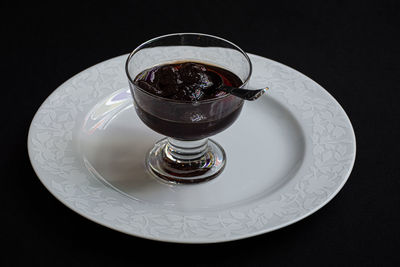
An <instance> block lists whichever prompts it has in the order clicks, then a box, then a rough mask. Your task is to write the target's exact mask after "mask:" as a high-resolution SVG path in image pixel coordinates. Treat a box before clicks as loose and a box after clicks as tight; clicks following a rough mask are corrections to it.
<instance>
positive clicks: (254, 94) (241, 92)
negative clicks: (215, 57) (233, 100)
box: [207, 71, 269, 101]
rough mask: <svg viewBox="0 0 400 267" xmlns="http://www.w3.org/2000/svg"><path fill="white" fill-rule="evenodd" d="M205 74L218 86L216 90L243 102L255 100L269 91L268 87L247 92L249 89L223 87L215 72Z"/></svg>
mask: <svg viewBox="0 0 400 267" xmlns="http://www.w3.org/2000/svg"><path fill="white" fill-rule="evenodd" d="M207 74H208V75H209V77H212V80H213V82H214V83H216V84H219V87H217V88H216V90H221V91H224V92H226V93H228V94H232V95H234V96H236V97H240V98H242V99H244V100H250V101H253V100H256V99H258V98H259V97H260V96H262V95H263V94H264V93H265V92H266V91H267V90H268V89H269V88H268V87H265V88H262V89H254V90H249V89H243V88H237V87H232V86H227V85H224V83H223V81H222V78H221V77H220V76H219V75H218V74H216V73H215V72H212V71H207Z"/></svg>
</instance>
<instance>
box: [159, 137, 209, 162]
mask: <svg viewBox="0 0 400 267" xmlns="http://www.w3.org/2000/svg"><path fill="white" fill-rule="evenodd" d="M207 147H208V138H205V139H201V140H196V141H182V140H177V139H174V138H171V137H168V144H167V145H166V146H165V154H166V156H167V157H168V158H170V159H171V160H174V161H175V160H179V161H190V160H196V159H199V158H201V157H202V156H204V154H205V153H206V152H207Z"/></svg>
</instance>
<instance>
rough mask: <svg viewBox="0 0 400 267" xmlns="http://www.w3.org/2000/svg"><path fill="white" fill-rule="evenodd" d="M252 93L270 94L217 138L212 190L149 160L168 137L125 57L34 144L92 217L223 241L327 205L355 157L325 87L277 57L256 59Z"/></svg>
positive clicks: (56, 101)
mask: <svg viewBox="0 0 400 267" xmlns="http://www.w3.org/2000/svg"><path fill="white" fill-rule="evenodd" d="M249 56H250V58H251V61H252V63H253V68H254V70H253V75H252V77H251V80H250V83H249V85H248V87H249V88H260V87H263V86H265V85H267V86H269V87H270V90H269V91H268V92H267V94H266V95H265V96H263V97H261V98H260V99H259V100H257V101H254V102H247V103H246V104H245V106H244V108H243V111H242V113H241V115H240V117H239V119H238V120H237V121H236V122H235V123H234V124H233V126H231V127H230V128H229V129H227V130H226V131H224V132H222V133H220V134H218V135H216V136H214V137H212V139H214V140H215V141H217V142H218V143H219V144H221V145H222V146H223V147H224V149H225V151H226V154H227V165H226V168H225V170H224V171H223V173H222V174H221V175H220V176H218V177H217V178H215V179H214V180H211V181H210V182H206V183H202V184H195V185H171V184H166V183H163V182H160V181H159V180H157V179H154V178H153V177H151V175H150V174H149V173H148V172H147V171H146V169H145V166H144V158H145V155H146V153H147V152H148V151H149V149H150V148H151V147H152V146H153V144H154V143H155V142H156V141H157V140H159V139H161V138H162V136H160V135H159V134H157V133H155V132H153V131H152V130H150V129H149V128H147V127H146V126H145V125H144V124H143V123H142V122H141V121H140V120H139V118H138V117H137V115H136V113H135V110H134V108H133V104H132V102H133V101H132V97H131V94H130V92H129V89H128V83H127V78H126V76H125V72H124V63H125V60H126V58H127V55H123V56H120V57H116V58H113V59H110V60H107V61H104V62H102V63H99V64H97V65H95V66H93V67H90V68H88V69H86V70H84V71H82V72H81V73H79V74H77V75H76V76H74V77H72V78H71V79H69V80H68V81H67V82H65V83H64V84H62V85H61V86H60V87H59V88H57V89H56V90H55V91H54V92H53V93H52V94H51V95H50V96H49V97H48V98H47V99H46V101H45V102H44V103H43V104H42V106H41V107H40V108H39V110H38V112H37V113H36V115H35V117H34V119H33V121H32V124H31V127H30V130H29V136H28V151H29V156H30V159H31V162H32V165H33V168H34V170H35V172H36V174H37V176H38V177H39V179H40V180H41V182H42V183H43V184H44V186H45V187H46V188H47V189H48V190H49V191H50V192H51V193H52V194H53V195H54V196H55V197H56V198H57V199H58V200H60V201H61V202H62V203H64V204H65V205H66V206H67V207H69V208H71V209H72V210H74V211H76V212H77V213H79V214H81V215H82V216H84V217H86V218H88V219H90V220H92V221H94V222H96V223H99V224H102V225H104V226H106V227H109V228H111V229H114V230H118V231H121V232H124V233H127V234H130V235H134V236H139V237H143V238H148V239H153V240H159V241H169V242H180V243H214V242H223V241H230V240H236V239H242V238H246V237H251V236H255V235H259V234H263V233H267V232H270V231H272V230H276V229H278V228H281V227H284V226H287V225H289V224H292V223H294V222H296V221H299V220H301V219H303V218H304V217H306V216H308V215H310V214H312V213H313V212H315V211H317V210H318V209H320V208H321V207H322V206H324V205H325V204H326V203H327V202H329V200H331V199H332V198H333V197H334V196H335V195H336V194H337V193H338V192H339V190H340V189H341V188H342V186H343V185H344V184H345V182H346V180H347V179H348V177H349V175H350V172H351V169H352V167H353V164H354V160H355V153H356V141H355V135H354V132H353V128H352V126H351V123H350V120H349V118H348V117H347V115H346V113H345V112H344V110H343V109H342V107H341V106H340V105H339V103H338V102H337V101H336V100H335V99H334V98H333V97H332V96H331V95H330V94H329V93H328V92H327V91H325V90H324V89H323V88H322V87H321V86H320V85H318V84H317V83H316V82H314V81H313V80H311V79H309V78H307V77H306V76H304V75H303V74H301V73H299V72H298V71H296V70H294V69H292V68H289V67H287V66H285V65H282V64H280V63H277V62H275V61H272V60H269V59H266V58H263V57H260V56H256V55H249Z"/></svg>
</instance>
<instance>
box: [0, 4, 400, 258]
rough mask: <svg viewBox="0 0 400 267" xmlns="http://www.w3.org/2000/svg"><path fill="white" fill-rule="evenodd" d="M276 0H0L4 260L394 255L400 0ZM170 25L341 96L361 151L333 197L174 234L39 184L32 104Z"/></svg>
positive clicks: (0, 233) (399, 181) (399, 184)
mask: <svg viewBox="0 0 400 267" xmlns="http://www.w3.org/2000/svg"><path fill="white" fill-rule="evenodd" d="M277 2H279V3H280V4H276V3H274V4H272V3H270V2H266V3H264V5H263V6H258V5H257V4H256V3H253V2H250V1H244V2H243V1H241V2H240V3H235V2H234V1H231V2H222V1H215V2H214V1H205V0H203V1H193V2H192V1H186V2H185V3H183V4H182V3H181V4H178V3H174V2H172V1H165V2H155V1H130V3H129V4H127V3H125V4H117V3H114V2H107V3H104V4H101V1H97V2H94V1H93V2H91V3H85V4H84V3H80V4H67V2H62V3H57V4H56V5H54V6H48V5H39V4H37V5H36V6H33V7H28V6H25V5H23V4H20V5H19V6H18V5H16V6H14V7H11V6H8V5H5V4H1V6H2V8H1V13H2V16H1V20H2V22H1V28H2V37H3V38H2V44H3V47H5V48H3V50H2V60H1V61H0V62H1V74H2V81H3V82H4V81H5V82H6V84H5V85H4V84H3V86H2V92H3V97H2V104H1V108H2V117H1V129H2V130H1V138H2V146H3V147H4V146H5V150H4V149H3V153H2V155H1V156H2V159H1V170H2V175H1V178H2V183H1V186H0V200H1V203H2V205H1V219H0V221H1V224H2V227H1V228H0V229H1V230H0V240H1V243H3V246H2V247H3V248H2V249H1V250H0V251H1V254H0V255H1V256H0V263H5V264H2V266H13V265H16V266H142V265H152V264H156V263H157V262H158V264H171V265H178V266H180V265H182V266H208V265H212V266H220V265H221V266H296V265H298V266H396V265H397V266H400V255H399V247H400V231H399V225H400V221H399V215H398V214H399V212H400V210H399V207H400V201H399V200H400V197H399V195H400V194H399V192H400V175H399V174H400V172H399V165H400V164H399V157H398V153H399V141H398V138H399V136H400V135H399V133H400V131H399V127H400V126H399V124H400V123H399V121H400V119H399V116H400V112H399V111H400V109H399V107H398V100H397V99H398V98H397V97H398V96H399V93H398V91H399V90H400V87H399V84H400V72H399V70H400V67H399V60H400V57H399V54H400V42H399V38H398V37H399V26H398V25H400V24H399V18H398V17H399V16H400V9H399V5H398V4H395V2H394V1H393V2H385V3H383V2H382V1H380V3H379V4H378V2H376V3H375V4H370V3H369V2H368V1H364V2H359V3H356V2H352V3H348V1H334V2H329V3H325V1H319V2H316V3H305V1H297V2H296V3H295V2H293V3H292V2H286V1H284V2H283V1H277ZM173 32H203V33H209V34H214V35H218V36H221V37H223V38H226V39H228V40H231V41H233V42H234V43H237V44H238V45H239V46H241V47H242V48H243V49H244V50H245V51H247V52H250V53H254V54H258V55H261V56H264V57H267V58H270V59H273V60H276V61H278V62H281V63H283V64H286V65H288V66H291V67H293V68H295V69H296V70H298V71H300V72H302V73H304V74H305V75H307V76H309V77H310V78H312V79H314V80H315V81H317V82H318V83H319V84H321V85H322V86H323V87H324V88H326V89H327V90H328V91H329V92H330V93H331V94H332V95H333V96H334V97H335V98H336V99H337V100H338V102H339V103H340V104H341V105H342V106H343V108H344V109H345V110H346V112H347V114H348V116H349V117H350V120H351V121H352V123H353V127H354V130H355V133H356V138H357V158H356V162H355V166H354V169H353V171H352V173H351V176H350V179H349V180H348V182H347V183H346V185H345V186H344V187H343V189H342V190H341V191H340V193H339V194H338V195H337V196H336V197H335V198H334V199H333V200H332V201H331V202H330V203H329V204H327V205H326V206H325V207H323V208H322V209H321V210H319V211H318V212H316V213H315V214H313V215H311V216H309V217H307V218H305V219H304V220H301V221H300V222H298V223H295V224H293V225H290V226H288V227H285V228H283V229H281V230H278V231H275V232H271V233H268V234H264V235H260V236H257V237H253V238H249V239H244V240H240V241H234V242H228V243H221V244H209V245H182V244H171V243H162V242H155V241H150V240H145V239H141V238H136V237H132V236H129V235H126V234H122V233H119V232H116V231H113V230H110V229H108V228H106V227H103V226H100V225H98V224H96V223H93V222H91V221H89V220H87V219H85V218H83V217H82V216H80V215H78V214H76V213H75V212H73V211H72V210H70V209H69V208H67V207H65V206H64V205H63V204H62V203H61V202H59V201H58V200H56V199H55V198H54V197H53V196H52V195H51V194H50V193H49V192H48V191H47V189H45V188H44V186H43V185H42V184H41V183H40V181H39V179H38V178H37V177H36V175H35V173H34V171H33V169H32V167H31V165H30V162H29V158H28V154H27V148H26V140H27V134H28V129H29V124H30V122H31V120H32V118H33V116H34V114H35V112H36V110H37V109H38V108H39V106H40V104H41V103H42V102H43V101H44V100H45V99H46V97H47V96H48V95H49V94H50V93H51V92H52V91H53V90H55V89H56V88H57V87H58V86H59V85H60V84H62V83H63V82H64V81H66V80H67V79H68V78H70V77H71V76H73V75H74V74H76V73H78V72H80V71H82V70H84V69H85V68H87V67H90V66H92V65H94V64H96V63H99V62H101V61H104V60H107V59H109V58H112V57H115V56H119V55H122V54H125V53H128V52H130V51H131V50H132V49H133V48H135V47H136V46H137V45H139V44H140V43H142V42H144V41H146V40H148V39H150V38H153V37H156V36H159V35H163V34H167V33H173ZM4 95H5V97H4Z"/></svg>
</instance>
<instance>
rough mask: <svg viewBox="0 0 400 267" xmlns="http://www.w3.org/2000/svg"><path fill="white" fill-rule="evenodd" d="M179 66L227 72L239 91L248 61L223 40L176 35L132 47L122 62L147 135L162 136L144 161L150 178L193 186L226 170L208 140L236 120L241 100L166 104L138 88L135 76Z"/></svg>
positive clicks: (228, 97)
mask: <svg viewBox="0 0 400 267" xmlns="http://www.w3.org/2000/svg"><path fill="white" fill-rule="evenodd" d="M180 61H194V62H202V63H205V64H208V65H215V66H218V67H220V68H223V69H226V70H228V71H230V72H232V73H234V74H235V75H237V76H238V77H239V78H240V79H241V80H242V84H241V86H240V87H244V86H245V85H246V84H247V82H248V80H249V78H250V75H251V71H252V66H251V62H250V59H249V57H248V56H247V55H246V53H245V52H243V50H241V49H240V48H239V47H238V46H236V45H235V44H233V43H231V42H229V41H227V40H224V39H222V38H219V37H216V36H211V35H206V34H198V33H177V34H170V35H164V36H160V37H157V38H154V39H152V40H149V41H147V42H145V43H143V44H142V45H140V46H139V47H138V48H136V49H135V50H134V51H133V52H132V53H131V54H130V55H129V57H128V59H127V61H126V74H127V76H128V80H129V86H130V89H131V91H132V95H133V99H134V103H135V109H136V112H137V114H138V116H139V118H140V119H141V120H142V121H143V122H144V123H145V124H146V125H147V126H148V127H149V128H151V129H152V130H154V131H156V132H158V133H160V134H163V135H165V136H167V137H166V138H164V139H162V140H160V141H158V142H157V143H156V144H155V146H154V147H153V148H152V149H151V150H150V152H149V154H148V155H147V158H146V166H147V167H148V169H149V171H150V172H151V173H152V174H154V175H155V176H157V177H159V178H162V179H164V180H167V181H169V182H176V183H197V182H202V181H207V180H210V179H212V178H215V177H216V176H218V174H220V173H221V171H222V170H223V169H224V167H225V163H226V155H225V152H224V150H223V148H222V147H221V146H220V145H219V144H217V143H216V142H214V141H212V140H210V139H208V137H210V136H212V135H215V134H217V133H219V132H221V131H223V130H225V129H226V128H228V127H229V126H230V125H232V123H233V122H234V121H235V120H236V119H237V118H238V116H239V114H240V112H241V110H242V107H243V100H242V99H240V98H238V97H235V96H233V95H229V94H226V95H222V96H219V97H216V98H213V99H207V100H200V101H197V102H192V101H180V100H171V99H168V98H163V97H160V96H156V95H153V94H150V93H149V92H147V91H145V90H144V89H142V88H140V87H139V86H138V85H137V84H136V83H135V82H134V80H135V77H136V76H137V75H138V74H139V73H140V72H142V71H143V70H145V69H148V68H151V67H154V66H156V65H162V64H170V63H175V62H180Z"/></svg>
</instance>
